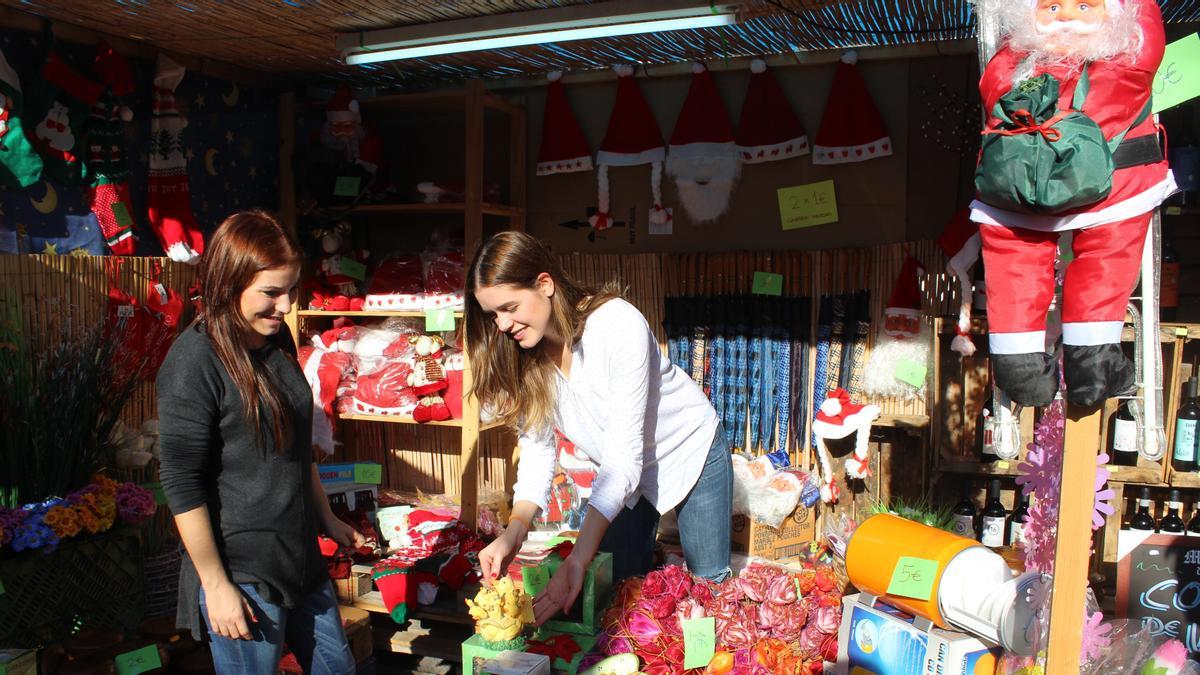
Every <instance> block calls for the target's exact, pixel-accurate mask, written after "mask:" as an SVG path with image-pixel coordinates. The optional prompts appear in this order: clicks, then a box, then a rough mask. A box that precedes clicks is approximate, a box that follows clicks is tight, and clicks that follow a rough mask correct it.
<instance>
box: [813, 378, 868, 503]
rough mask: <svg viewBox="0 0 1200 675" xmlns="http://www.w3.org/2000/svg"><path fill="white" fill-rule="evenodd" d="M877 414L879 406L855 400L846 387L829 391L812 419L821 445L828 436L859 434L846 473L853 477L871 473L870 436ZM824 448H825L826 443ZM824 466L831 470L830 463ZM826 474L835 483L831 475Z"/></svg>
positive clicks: (837, 436) (864, 476) (829, 437)
mask: <svg viewBox="0 0 1200 675" xmlns="http://www.w3.org/2000/svg"><path fill="white" fill-rule="evenodd" d="M878 418H879V406H876V405H860V404H858V403H854V402H853V401H851V400H850V394H849V392H847V391H846V390H845V389H834V390H833V391H830V392H829V395H828V396H827V397H826V398H825V400H824V401H823V402H822V403H821V407H820V408H819V409H818V411H817V417H816V419H814V420H813V433H814V434H816V436H817V439H818V443H819V445H822V446H823V445H824V441H825V439H839V438H845V437H847V436H849V435H850V434H856V436H855V440H854V456H853V457H851V458H850V459H847V460H846V474H847V475H849V476H850V477H851V478H858V479H864V478H866V477H867V476H868V475H870V473H871V470H870V454H869V448H868V446H867V444H868V441H869V440H870V436H871V423H872V422H874V421H875V420H876V419H878ZM821 450H822V452H824V448H823V447H822V448H821ZM823 461H827V460H823ZM824 468H825V469H826V470H828V467H827V466H826V467H824ZM826 475H827V477H828V480H829V482H830V483H832V477H830V476H829V474H826Z"/></svg>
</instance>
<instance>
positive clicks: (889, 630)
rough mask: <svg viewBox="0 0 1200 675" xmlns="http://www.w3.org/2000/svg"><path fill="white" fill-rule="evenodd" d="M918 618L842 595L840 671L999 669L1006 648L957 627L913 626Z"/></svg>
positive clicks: (885, 673)
mask: <svg viewBox="0 0 1200 675" xmlns="http://www.w3.org/2000/svg"><path fill="white" fill-rule="evenodd" d="M913 621H914V619H913V617H912V616H910V615H908V614H905V613H904V612H901V611H900V610H898V609H895V608H892V607H889V606H888V605H885V604H883V603H881V602H876V603H875V604H874V605H873V606H867V605H864V604H862V603H861V602H859V594H857V593H856V594H854V595H847V596H846V597H844V598H842V625H841V628H840V630H839V631H838V660H837V666H836V668H835V670H834V673H835V675H848V674H849V673H873V674H874V675H975V673H993V672H995V671H996V663H997V662H998V661H999V659H1000V657H1001V655H1002V654H1003V650H1002V649H1001V648H1000V647H999V646H997V645H993V644H989V643H986V642H983V641H982V640H979V639H978V638H975V637H973V636H970V635H967V634H966V633H959V632H957V631H950V630H942V629H941V628H936V627H931V628H930V629H929V630H922V629H920V628H918V627H917V626H915V625H913Z"/></svg>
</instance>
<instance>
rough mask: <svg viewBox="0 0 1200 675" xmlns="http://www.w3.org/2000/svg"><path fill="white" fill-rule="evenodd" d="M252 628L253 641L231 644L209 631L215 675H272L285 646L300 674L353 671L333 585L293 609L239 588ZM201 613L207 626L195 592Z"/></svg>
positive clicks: (338, 674)
mask: <svg viewBox="0 0 1200 675" xmlns="http://www.w3.org/2000/svg"><path fill="white" fill-rule="evenodd" d="M238 588H240V589H241V590H242V594H243V595H245V596H246V600H248V601H249V602H250V607H251V608H253V609H254V617H255V618H256V619H258V622H257V623H251V624H250V634H251V635H253V636H254V639H252V640H233V639H230V638H227V637H223V636H220V635H217V634H216V633H213V632H212V630H211V629H210V630H209V631H208V637H209V643H210V644H209V646H210V648H211V649H212V656H213V665H214V666H215V667H216V670H217V673H218V675H226V674H227V673H228V674H230V675H233V674H235V673H236V674H238V675H241V674H243V673H244V674H246V675H274V673H277V672H278V671H279V659H280V658H282V657H283V645H284V643H285V642H286V643H287V646H288V647H289V648H291V650H292V654H294V655H295V656H296V660H297V661H299V663H300V667H301V668H303V669H304V672H305V673H312V674H314V675H326V674H328V675H347V674H348V673H353V672H354V669H355V664H354V656H353V655H352V654H351V653H350V645H349V644H347V643H346V633H345V631H344V630H343V629H342V617H341V614H339V613H338V605H337V598H336V597H335V596H334V594H333V584H332V583H330V582H325V583H323V584H320V585H319V586H317V587H316V588H315V589H314V590H313V592H312V593H309V594H308V597H307V598H305V599H304V602H303V603H302V604H301V605H300V606H299V607H295V608H292V609H285V608H283V607H280V606H279V605H275V604H272V603H269V602H267V601H266V600H265V599H263V597H262V596H261V595H259V593H258V591H257V590H256V589H255V588H254V584H238ZM200 612H201V613H202V614H203V615H204V623H205V624H206V625H207V624H208V608H207V606H206V605H205V603H204V589H203V588H201V589H200Z"/></svg>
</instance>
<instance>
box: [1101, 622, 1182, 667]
mask: <svg viewBox="0 0 1200 675" xmlns="http://www.w3.org/2000/svg"><path fill="white" fill-rule="evenodd" d="M1107 625H1108V627H1109V630H1108V631H1107V634H1106V635H1105V637H1106V639H1107V640H1108V646H1107V647H1104V648H1103V649H1102V651H1101V653H1100V655H1099V656H1097V657H1096V658H1094V659H1091V660H1090V661H1088V662H1087V663H1086V664H1085V665H1084V667H1083V669H1082V670H1081V671H1080V672H1081V673H1082V674H1083V675H1141V674H1142V673H1155V674H1156V675H1182V674H1187V675H1197V674H1198V673H1200V664H1197V663H1196V662H1195V661H1191V660H1188V657H1187V648H1186V647H1184V646H1183V643H1182V642H1180V641H1179V640H1177V639H1174V638H1169V637H1168V636H1166V635H1154V634H1153V633H1151V632H1150V630H1149V629H1146V628H1142V626H1141V624H1140V622H1138V621H1131V620H1129V619H1121V620H1118V621H1112V622H1109V623H1108V624H1107Z"/></svg>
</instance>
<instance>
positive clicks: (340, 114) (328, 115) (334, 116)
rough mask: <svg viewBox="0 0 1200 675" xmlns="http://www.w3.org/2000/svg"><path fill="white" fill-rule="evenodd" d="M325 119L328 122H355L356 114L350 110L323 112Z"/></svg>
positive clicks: (356, 119)
mask: <svg viewBox="0 0 1200 675" xmlns="http://www.w3.org/2000/svg"><path fill="white" fill-rule="evenodd" d="M325 119H327V120H329V121H330V122H334V123H337V122H357V121H358V119H359V117H358V113H356V112H354V111H352V110H327V111H325Z"/></svg>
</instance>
